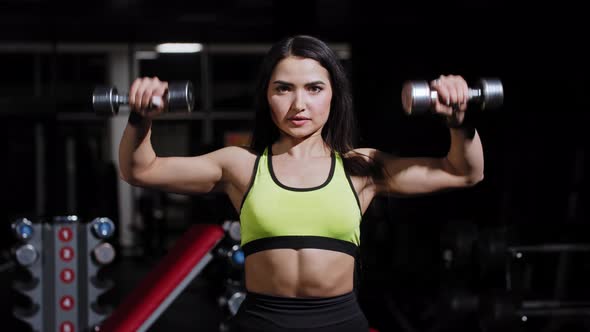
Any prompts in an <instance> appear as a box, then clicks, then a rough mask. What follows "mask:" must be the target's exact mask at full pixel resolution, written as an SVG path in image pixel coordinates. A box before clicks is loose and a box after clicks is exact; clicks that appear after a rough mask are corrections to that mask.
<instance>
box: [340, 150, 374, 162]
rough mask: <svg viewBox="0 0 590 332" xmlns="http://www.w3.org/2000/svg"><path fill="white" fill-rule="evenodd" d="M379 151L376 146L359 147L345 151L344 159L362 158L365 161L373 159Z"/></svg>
mask: <svg viewBox="0 0 590 332" xmlns="http://www.w3.org/2000/svg"><path fill="white" fill-rule="evenodd" d="M377 152H378V150H377V149H374V148H357V149H352V150H350V151H348V152H346V153H344V154H343V155H342V157H343V158H344V159H354V158H362V159H364V160H365V161H371V160H372V159H374V158H375V154H376V153H377Z"/></svg>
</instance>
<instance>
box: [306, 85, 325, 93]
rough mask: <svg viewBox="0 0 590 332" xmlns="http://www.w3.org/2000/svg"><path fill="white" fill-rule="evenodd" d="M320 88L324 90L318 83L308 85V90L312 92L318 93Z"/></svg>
mask: <svg viewBox="0 0 590 332" xmlns="http://www.w3.org/2000/svg"><path fill="white" fill-rule="evenodd" d="M322 90H324V88H322V87H321V86H319V85H312V86H310V87H309V91H311V92H313V93H320V92H321V91H322Z"/></svg>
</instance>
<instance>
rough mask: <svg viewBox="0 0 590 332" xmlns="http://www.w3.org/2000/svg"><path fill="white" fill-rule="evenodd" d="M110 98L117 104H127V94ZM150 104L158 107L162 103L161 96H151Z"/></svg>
mask: <svg viewBox="0 0 590 332" xmlns="http://www.w3.org/2000/svg"><path fill="white" fill-rule="evenodd" d="M112 98H113V102H114V103H117V104H119V105H129V95H114V96H113V97H112ZM150 104H151V105H153V106H156V107H159V106H160V105H162V97H159V96H153V97H152V100H151V102H150Z"/></svg>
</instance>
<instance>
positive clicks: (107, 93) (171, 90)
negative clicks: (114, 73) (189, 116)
mask: <svg viewBox="0 0 590 332" xmlns="http://www.w3.org/2000/svg"><path fill="white" fill-rule="evenodd" d="M166 101H167V104H168V107H167V109H169V110H185V111H188V112H192V111H193V107H194V103H195V100H194V89H193V84H192V83H191V82H190V81H185V82H170V83H169V84H168V93H167V94H166ZM161 103H162V100H161V98H157V97H154V98H152V101H151V104H152V105H160V104H161ZM128 104H129V96H128V95H120V94H119V92H118V91H117V88H116V87H114V86H97V87H96V88H95V89H94V92H93V93H92V107H93V109H94V111H95V112H96V114H97V115H101V116H113V115H117V114H118V113H119V106H120V105H128Z"/></svg>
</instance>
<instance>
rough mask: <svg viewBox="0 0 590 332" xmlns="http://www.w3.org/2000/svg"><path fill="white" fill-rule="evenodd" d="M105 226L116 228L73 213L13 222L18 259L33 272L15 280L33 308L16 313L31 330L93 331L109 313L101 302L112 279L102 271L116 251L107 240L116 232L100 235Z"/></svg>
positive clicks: (20, 291) (17, 309) (15, 252)
mask: <svg viewBox="0 0 590 332" xmlns="http://www.w3.org/2000/svg"><path fill="white" fill-rule="evenodd" d="M102 224H106V225H109V227H111V228H110V229H111V230H113V231H114V224H113V222H112V221H111V220H110V219H108V218H97V219H95V220H93V221H91V222H87V223H85V222H80V220H79V219H78V217H77V216H74V215H69V216H56V217H53V218H52V220H50V221H43V222H35V223H33V222H31V221H30V220H29V219H26V218H21V219H17V220H16V221H15V222H13V223H12V229H13V230H14V233H15V236H16V237H17V238H18V239H19V243H18V244H17V245H16V248H15V250H14V251H13V252H14V255H15V260H16V262H17V264H18V265H19V266H20V268H22V269H25V270H27V272H28V274H29V275H30V276H31V278H30V279H29V280H27V281H24V280H15V282H14V286H13V287H14V288H15V290H16V291H17V292H19V293H21V294H22V295H25V296H26V297H28V298H29V299H30V302H31V304H30V305H29V306H28V307H20V306H17V307H16V308H15V309H14V315H15V316H16V318H18V319H20V320H22V321H23V322H25V323H27V324H28V325H29V327H30V329H31V330H32V331H38V332H40V331H87V330H88V331H90V330H93V328H94V326H96V325H97V324H99V323H100V321H101V320H103V319H104V318H105V317H106V311H107V310H105V309H104V308H101V307H100V306H99V305H98V303H97V301H98V297H99V296H100V295H101V294H103V293H104V292H106V291H107V290H108V289H109V288H110V284H112V283H109V281H108V280H104V279H99V278H98V277H97V274H98V270H99V269H100V267H101V266H103V265H105V264H108V263H110V262H112V261H113V259H114V255H115V249H114V248H113V247H112V246H111V245H110V244H109V243H107V242H103V241H104V240H106V239H107V238H108V237H110V236H111V235H112V234H113V232H112V231H111V232H110V233H109V234H105V233H102V234H103V235H104V236H101V237H99V236H97V235H95V232H94V231H93V230H94V229H97V228H100V225H102Z"/></svg>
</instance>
